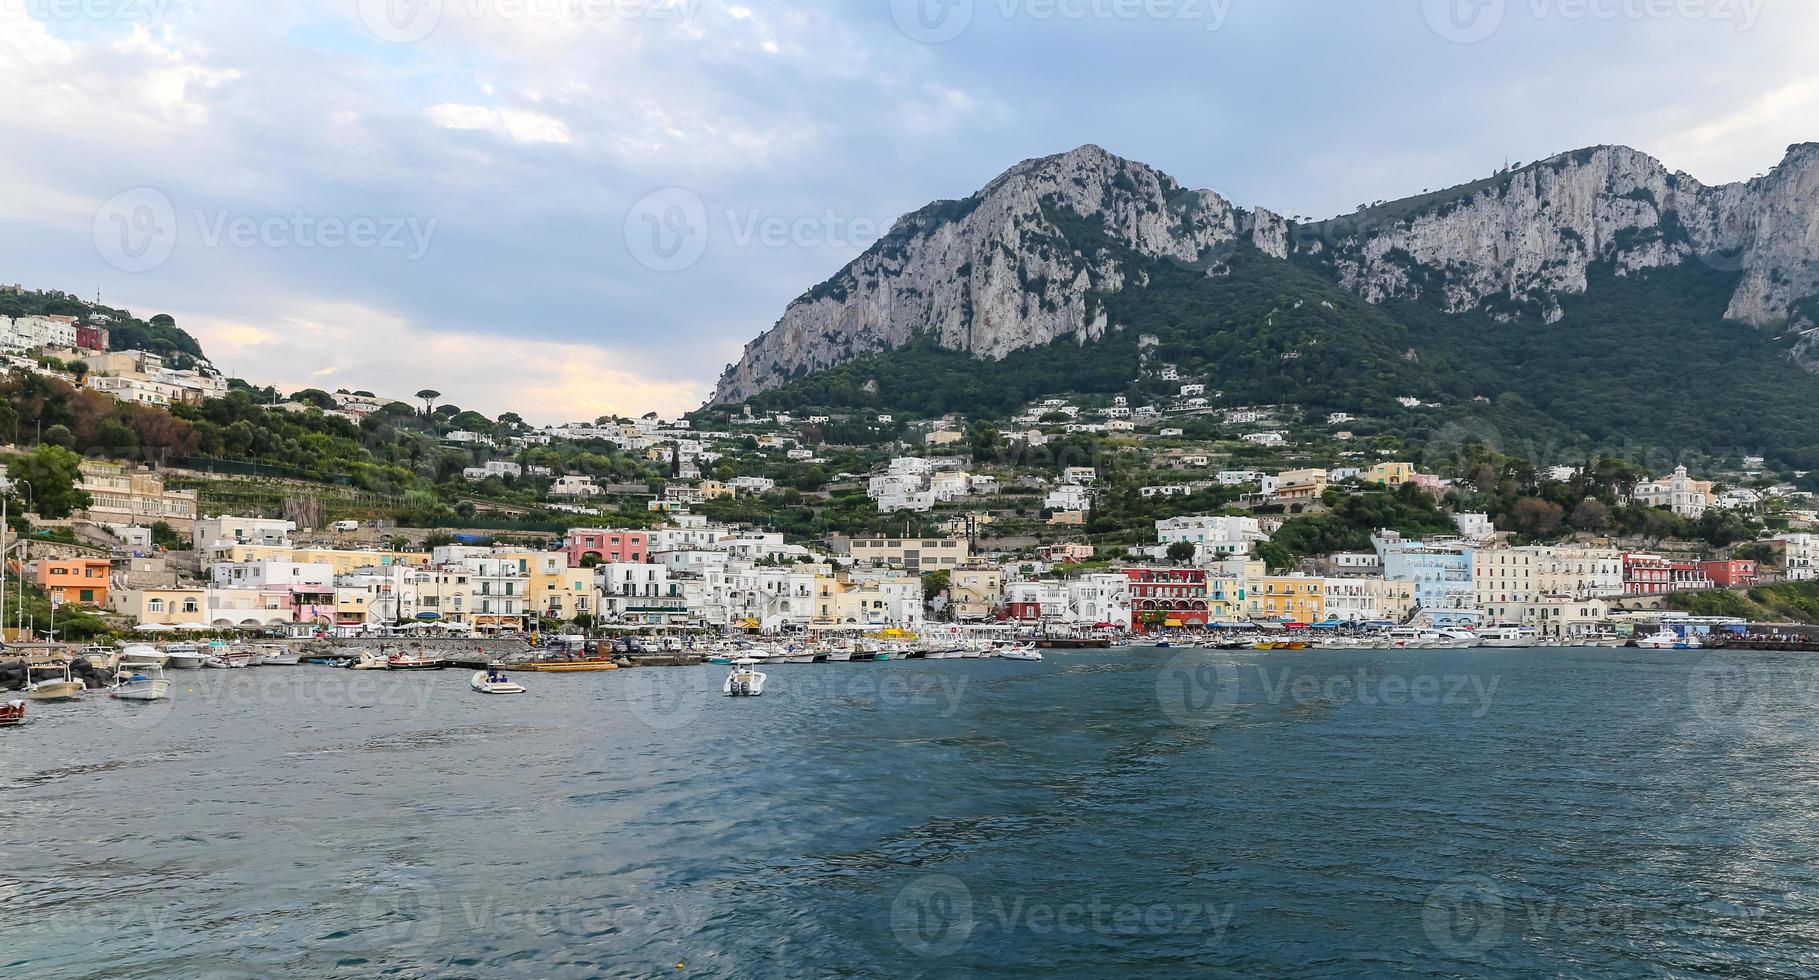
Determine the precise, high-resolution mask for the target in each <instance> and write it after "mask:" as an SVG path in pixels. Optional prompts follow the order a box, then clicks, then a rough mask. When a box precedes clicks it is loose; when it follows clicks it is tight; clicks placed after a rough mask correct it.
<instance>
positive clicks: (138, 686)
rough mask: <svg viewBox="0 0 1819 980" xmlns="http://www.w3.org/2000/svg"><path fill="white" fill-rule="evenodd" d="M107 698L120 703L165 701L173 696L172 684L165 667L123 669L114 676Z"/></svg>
mask: <svg viewBox="0 0 1819 980" xmlns="http://www.w3.org/2000/svg"><path fill="white" fill-rule="evenodd" d="M107 696H108V697H110V698H114V699H115V700H118V701H164V700H168V699H169V698H170V696H171V682H170V681H168V680H166V679H165V677H164V668H163V667H152V666H141V667H123V668H121V669H120V671H119V673H116V674H115V675H114V686H113V687H111V688H109V689H108V693H107Z"/></svg>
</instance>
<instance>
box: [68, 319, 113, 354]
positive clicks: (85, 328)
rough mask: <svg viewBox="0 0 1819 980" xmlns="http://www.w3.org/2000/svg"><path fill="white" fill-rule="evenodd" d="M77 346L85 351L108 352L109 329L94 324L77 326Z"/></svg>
mask: <svg viewBox="0 0 1819 980" xmlns="http://www.w3.org/2000/svg"><path fill="white" fill-rule="evenodd" d="M76 346H77V347H80V348H82V349H83V350H98V351H105V350H107V328H106V327H97V326H95V325H93V324H88V323H78V324H76Z"/></svg>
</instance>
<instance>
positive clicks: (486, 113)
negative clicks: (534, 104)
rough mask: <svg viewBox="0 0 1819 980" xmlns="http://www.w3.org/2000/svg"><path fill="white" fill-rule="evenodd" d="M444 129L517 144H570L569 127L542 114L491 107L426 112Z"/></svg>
mask: <svg viewBox="0 0 1819 980" xmlns="http://www.w3.org/2000/svg"><path fill="white" fill-rule="evenodd" d="M423 114H424V115H425V116H426V117H428V118H429V121H430V122H432V123H435V124H436V125H438V126H440V127H442V128H443V129H471V130H478V131H480V132H483V133H491V134H492V135H494V136H499V137H503V138H505V139H508V140H511V141H512V142H514V143H557V144H561V143H567V142H568V141H569V135H568V127H567V126H565V125H563V124H562V121H561V120H559V119H556V118H554V117H552V116H547V115H544V114H543V113H541V112H530V111H527V110H524V109H495V108H490V107H488V106H477V105H456V104H455V103H453V102H444V103H442V104H441V105H434V106H430V107H429V108H428V109H426V110H424V113H423Z"/></svg>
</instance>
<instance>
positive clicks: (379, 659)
mask: <svg viewBox="0 0 1819 980" xmlns="http://www.w3.org/2000/svg"><path fill="white" fill-rule="evenodd" d="M348 669H349V670H390V669H392V665H391V661H390V660H389V659H387V658H386V657H385V656H383V655H381V654H377V653H374V652H373V651H371V650H362V651H360V656H359V658H358V659H356V660H355V661H354V662H353V663H351V664H349V665H348Z"/></svg>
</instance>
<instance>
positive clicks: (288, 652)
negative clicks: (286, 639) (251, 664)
mask: <svg viewBox="0 0 1819 980" xmlns="http://www.w3.org/2000/svg"><path fill="white" fill-rule="evenodd" d="M258 649H259V652H260V653H262V654H264V656H263V657H262V658H261V659H260V661H259V666H261V667H295V666H297V665H299V664H301V663H302V662H303V659H302V658H301V657H299V656H298V655H297V652H296V651H295V650H292V649H290V648H288V647H284V646H280V645H278V644H276V643H273V644H269V645H267V646H262V647H259V648H258Z"/></svg>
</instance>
